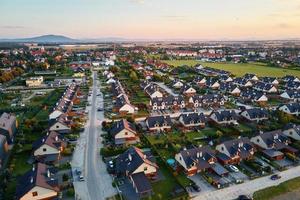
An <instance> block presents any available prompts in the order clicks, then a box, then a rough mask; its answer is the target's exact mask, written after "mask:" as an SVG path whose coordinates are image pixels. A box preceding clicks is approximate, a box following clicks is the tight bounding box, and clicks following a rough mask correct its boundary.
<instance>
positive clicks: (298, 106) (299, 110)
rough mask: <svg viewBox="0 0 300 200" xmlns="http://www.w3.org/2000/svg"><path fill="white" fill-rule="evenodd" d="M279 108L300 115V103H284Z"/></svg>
mask: <svg viewBox="0 0 300 200" xmlns="http://www.w3.org/2000/svg"><path fill="white" fill-rule="evenodd" d="M278 110H280V111H282V112H284V113H287V114H290V115H296V116H299V114H300V103H289V104H286V105H282V106H280V107H279V108H278Z"/></svg>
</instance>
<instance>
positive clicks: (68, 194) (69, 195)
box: [67, 188, 75, 197]
mask: <svg viewBox="0 0 300 200" xmlns="http://www.w3.org/2000/svg"><path fill="white" fill-rule="evenodd" d="M67 196H68V197H74V196H75V190H74V188H70V189H68V190H67Z"/></svg>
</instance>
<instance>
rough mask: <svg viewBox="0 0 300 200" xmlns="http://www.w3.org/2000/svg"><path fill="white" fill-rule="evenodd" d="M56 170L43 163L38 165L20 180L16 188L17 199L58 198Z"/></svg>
mask: <svg viewBox="0 0 300 200" xmlns="http://www.w3.org/2000/svg"><path fill="white" fill-rule="evenodd" d="M55 174H56V170H55V169H53V168H49V167H48V166H47V165H45V164H43V163H37V164H36V165H35V166H33V167H32V169H31V170H30V171H28V172H26V173H25V174H24V175H23V176H22V177H21V178H20V179H19V180H18V184H17V188H16V199H19V200H27V199H30V200H48V199H55V198H56V197H57V196H58V192H59V187H58V180H57V179H56V178H55Z"/></svg>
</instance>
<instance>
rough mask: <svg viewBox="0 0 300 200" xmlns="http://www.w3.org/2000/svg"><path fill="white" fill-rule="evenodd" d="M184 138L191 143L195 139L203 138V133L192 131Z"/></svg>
mask: <svg viewBox="0 0 300 200" xmlns="http://www.w3.org/2000/svg"><path fill="white" fill-rule="evenodd" d="M186 136H187V138H188V140H189V141H191V142H192V141H194V140H195V139H198V138H202V137H204V133H203V132H202V131H201V132H198V131H192V132H188V133H186Z"/></svg>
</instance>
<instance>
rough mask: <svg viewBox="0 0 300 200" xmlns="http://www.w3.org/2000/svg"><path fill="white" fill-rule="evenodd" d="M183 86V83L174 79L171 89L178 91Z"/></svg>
mask: <svg viewBox="0 0 300 200" xmlns="http://www.w3.org/2000/svg"><path fill="white" fill-rule="evenodd" d="M182 86H183V82H182V81H180V80H177V79H175V80H174V81H172V87H173V88H176V89H180V88H181V87H182Z"/></svg>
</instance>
